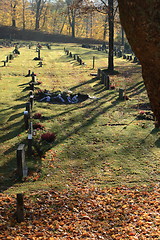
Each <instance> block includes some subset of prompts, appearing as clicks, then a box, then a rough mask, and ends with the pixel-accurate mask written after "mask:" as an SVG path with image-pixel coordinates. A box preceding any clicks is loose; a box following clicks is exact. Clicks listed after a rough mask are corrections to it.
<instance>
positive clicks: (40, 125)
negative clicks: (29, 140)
mask: <svg viewBox="0 0 160 240" xmlns="http://www.w3.org/2000/svg"><path fill="white" fill-rule="evenodd" d="M33 129H37V130H40V129H44V126H43V125H42V124H41V123H34V124H33Z"/></svg>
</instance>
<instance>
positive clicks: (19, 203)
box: [16, 193, 24, 223]
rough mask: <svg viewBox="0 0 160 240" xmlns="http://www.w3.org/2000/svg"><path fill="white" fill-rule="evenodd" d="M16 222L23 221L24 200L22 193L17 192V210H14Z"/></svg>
mask: <svg viewBox="0 0 160 240" xmlns="http://www.w3.org/2000/svg"><path fill="white" fill-rule="evenodd" d="M16 215H17V216H16V217H17V222H18V223H21V222H23V221H24V201H23V194H22V193H18V194H17V211H16Z"/></svg>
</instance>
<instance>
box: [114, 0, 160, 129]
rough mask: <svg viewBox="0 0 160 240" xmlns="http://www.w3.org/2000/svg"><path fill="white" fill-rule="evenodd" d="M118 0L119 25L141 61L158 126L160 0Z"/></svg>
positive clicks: (159, 105) (159, 113) (159, 100)
mask: <svg viewBox="0 0 160 240" xmlns="http://www.w3.org/2000/svg"><path fill="white" fill-rule="evenodd" d="M118 2H119V11H120V19H121V23H122V26H123V28H124V30H125V33H126V36H127V38H128V41H129V43H130V45H131V47H132V49H133V51H134V52H135V54H136V56H137V57H138V59H139V60H140V62H141V65H142V76H143V79H144V83H145V86H146V90H147V94H148V97H149V100H150V104H151V108H152V110H153V113H154V115H155V117H156V120H157V121H158V125H159V126H160V66H159V65H160V28H159V20H160V1H159V0H152V1H148V0H143V1H139V0H118Z"/></svg>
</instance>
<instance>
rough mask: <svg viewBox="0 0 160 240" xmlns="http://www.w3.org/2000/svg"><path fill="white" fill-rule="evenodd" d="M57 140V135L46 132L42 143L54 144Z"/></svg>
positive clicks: (42, 136)
mask: <svg viewBox="0 0 160 240" xmlns="http://www.w3.org/2000/svg"><path fill="white" fill-rule="evenodd" d="M55 138H56V135H55V133H51V132H46V133H43V134H42V135H41V140H42V141H47V142H54V140H55Z"/></svg>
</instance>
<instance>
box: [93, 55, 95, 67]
mask: <svg viewBox="0 0 160 240" xmlns="http://www.w3.org/2000/svg"><path fill="white" fill-rule="evenodd" d="M94 67H95V56H93V69H94Z"/></svg>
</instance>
